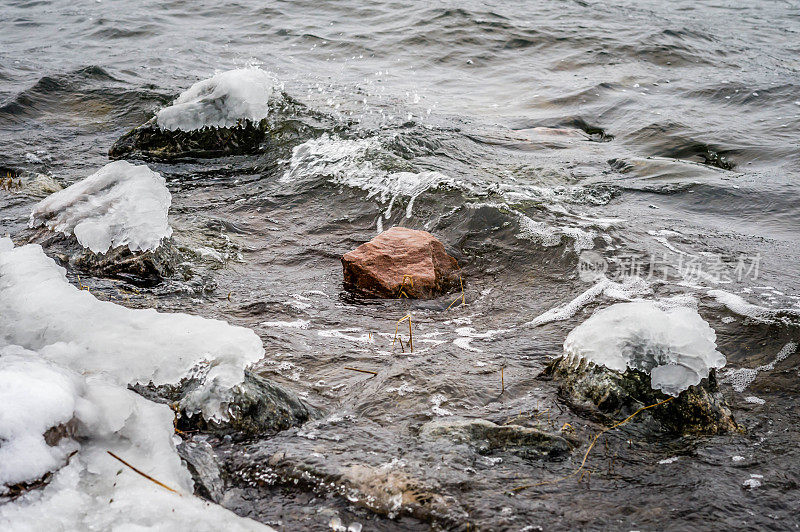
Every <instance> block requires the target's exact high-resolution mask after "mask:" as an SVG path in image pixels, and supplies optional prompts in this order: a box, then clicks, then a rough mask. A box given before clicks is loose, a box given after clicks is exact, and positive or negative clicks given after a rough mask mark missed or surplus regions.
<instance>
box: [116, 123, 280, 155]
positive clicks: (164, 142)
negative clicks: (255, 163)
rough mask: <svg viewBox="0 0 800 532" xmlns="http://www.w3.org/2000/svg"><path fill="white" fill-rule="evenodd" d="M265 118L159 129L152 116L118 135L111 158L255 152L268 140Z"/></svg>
mask: <svg viewBox="0 0 800 532" xmlns="http://www.w3.org/2000/svg"><path fill="white" fill-rule="evenodd" d="M268 137H269V134H268V128H267V120H266V119H264V120H261V121H259V122H258V123H253V122H252V121H250V120H244V121H243V122H242V123H241V124H240V125H238V126H236V127H204V128H203V129H197V130H193V131H181V130H169V129H161V128H160V127H158V125H157V124H156V119H155V118H152V119H150V120H149V121H148V122H146V123H144V124H142V125H141V126H139V127H137V128H135V129H133V130H131V131H129V132H128V133H126V134H125V135H123V136H122V137H121V138H119V139H118V140H117V141H116V142H115V143H114V145H113V146H111V149H110V150H109V151H108V156H109V157H110V158H111V159H121V158H123V157H132V156H133V157H143V158H147V159H155V160H170V159H178V158H181V157H202V158H211V157H222V156H225V155H239V154H247V153H255V152H257V151H258V150H259V148H260V147H261V145H262V144H263V143H264V142H266V141H267V140H268Z"/></svg>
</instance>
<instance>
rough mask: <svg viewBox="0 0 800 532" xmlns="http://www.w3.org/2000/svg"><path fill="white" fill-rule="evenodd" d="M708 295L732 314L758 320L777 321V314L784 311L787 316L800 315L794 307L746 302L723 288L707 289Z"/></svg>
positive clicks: (778, 318)
mask: <svg viewBox="0 0 800 532" xmlns="http://www.w3.org/2000/svg"><path fill="white" fill-rule="evenodd" d="M708 295H709V296H711V297H713V298H714V299H716V300H717V301H718V302H719V303H722V304H723V305H725V306H726V307H728V310H730V311H731V312H733V313H734V314H738V315H740V316H744V317H746V318H750V319H752V320H755V321H760V322H773V321H779V320H780V317H779V316H778V314H780V313H785V314H786V315H788V316H793V317H800V312H798V311H796V310H794V309H786V308H784V309H770V308H767V307H762V306H759V305H754V304H752V303H748V302H747V301H745V300H744V298H742V297H741V296H737V295H736V294H731V293H730V292H726V291H724V290H709V291H708Z"/></svg>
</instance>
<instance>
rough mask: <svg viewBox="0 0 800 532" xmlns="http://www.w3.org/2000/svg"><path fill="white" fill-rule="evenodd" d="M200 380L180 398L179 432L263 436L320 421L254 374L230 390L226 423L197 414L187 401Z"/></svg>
mask: <svg viewBox="0 0 800 532" xmlns="http://www.w3.org/2000/svg"><path fill="white" fill-rule="evenodd" d="M202 382H203V381H202V380H200V379H197V380H195V379H192V380H189V381H188V382H186V383H184V384H183V385H182V386H181V388H180V392H179V395H180V397H179V398H178V404H179V405H180V408H181V413H180V416H179V417H178V422H177V428H178V429H179V430H182V431H185V432H188V431H200V432H206V433H212V434H237V435H240V436H262V435H265V434H274V433H276V432H279V431H281V430H285V429H288V428H290V427H294V426H297V425H301V424H303V423H305V422H306V421H308V420H309V419H311V418H314V417H318V416H319V411H318V410H317V409H316V408H314V407H313V406H311V405H308V404H306V403H305V402H303V401H302V400H300V398H298V397H297V396H296V395H295V394H293V393H292V392H290V391H288V390H285V389H284V388H282V387H281V386H279V385H277V384H275V383H274V382H271V381H269V380H267V379H265V378H263V377H261V376H259V375H256V374H255V373H253V372H251V371H245V376H244V381H242V382H241V383H240V384H237V385H236V386H234V387H233V388H232V389H231V392H230V394H229V397H228V398H227V399H226V400H225V402H224V403H223V405H222V406H221V410H222V411H223V412H224V414H225V415H226V416H227V419H225V418H221V417H208V416H204V415H202V413H201V412H194V411H193V410H194V409H193V408H191V405H190V404H187V401H186V399H187V398H188V397H190V396H191V395H192V394H193V392H195V391H196V389H197V388H198V387H199V386H200V385H201V384H202Z"/></svg>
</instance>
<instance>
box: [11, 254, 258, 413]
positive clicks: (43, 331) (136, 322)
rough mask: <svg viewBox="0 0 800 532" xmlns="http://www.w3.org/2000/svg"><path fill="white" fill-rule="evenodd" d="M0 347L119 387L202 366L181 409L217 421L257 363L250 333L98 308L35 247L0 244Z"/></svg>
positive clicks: (172, 377) (162, 380) (208, 322)
mask: <svg viewBox="0 0 800 532" xmlns="http://www.w3.org/2000/svg"><path fill="white" fill-rule="evenodd" d="M0 315H2V316H3V320H2V321H0V345H8V344H14V345H20V346H22V347H24V348H26V349H30V350H33V351H39V352H41V354H42V356H44V357H45V358H47V359H49V360H51V361H53V362H54V363H56V364H59V365H60V366H63V367H66V368H71V369H73V370H75V371H78V372H81V373H92V374H103V375H104V376H105V378H107V379H109V380H111V381H113V382H115V383H117V384H119V385H123V386H124V385H127V384H130V383H136V382H138V383H143V384H147V383H149V382H151V381H152V382H153V383H154V384H157V385H158V384H168V383H176V382H178V381H179V380H180V379H181V378H182V377H184V376H185V375H186V374H187V373H188V372H189V371H190V370H192V369H193V368H195V367H196V366H198V365H199V364H201V363H204V364H205V369H206V370H207V372H208V373H207V375H206V377H205V385H204V386H200V387H198V389H197V390H196V392H195V393H193V394H192V395H191V396H188V397H186V398H185V402H184V406H185V407H186V408H188V409H189V410H191V411H201V412H203V415H204V416H206V417H213V418H220V417H222V418H224V417H225V413H224V406H225V401H226V399H227V398H228V395H227V394H228V393H229V392H230V388H231V387H233V386H235V385H236V384H238V383H240V382H241V381H242V379H243V378H244V369H243V368H244V367H245V366H247V365H248V364H251V363H253V362H256V361H257V360H259V359H260V358H262V356H263V354H264V349H263V346H262V344H261V340H260V339H259V338H258V336H257V335H256V334H255V333H254V332H253V331H251V330H249V329H245V328H242V327H235V326H232V325H229V324H228V323H225V322H223V321H219V320H212V319H205V318H201V317H198V316H190V315H188V314H178V313H160V312H156V311H155V310H153V309H136V310H134V309H128V308H126V307H123V306H120V305H117V304H115V303H111V302H109V301H100V300H98V299H97V298H95V297H94V296H93V295H92V294H90V293H89V292H88V291H86V290H79V289H78V288H76V287H74V286H73V285H71V284H70V283H69V282H68V281H67V279H66V276H65V270H64V269H63V268H61V267H59V266H57V265H56V264H55V262H54V261H53V260H52V259H50V258H48V257H47V256H46V255H45V254H44V252H43V251H42V248H41V247H40V246H38V245H35V244H29V245H26V246H21V247H16V248H14V247H13V244H12V243H11V240H9V239H8V238H3V239H0Z"/></svg>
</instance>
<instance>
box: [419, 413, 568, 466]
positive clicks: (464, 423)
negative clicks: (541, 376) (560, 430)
mask: <svg viewBox="0 0 800 532" xmlns="http://www.w3.org/2000/svg"><path fill="white" fill-rule="evenodd" d="M419 434H420V437H422V438H426V439H437V438H446V439H448V440H450V441H453V442H456V443H467V444H469V445H473V446H475V447H477V449H478V451H480V452H484V453H487V452H490V451H493V450H510V451H512V452H514V453H515V454H521V455H523V456H526V457H530V458H557V457H559V456H563V455H565V454H567V453H569V452H570V450H572V448H573V447H574V443H575V442H570V441H569V440H567V439H566V438H565V437H564V436H563V435H561V434H556V433H550V432H545V431H543V430H539V429H535V428H531V427H522V426H520V425H511V424H509V425H496V424H495V423H492V422H491V421H488V420H485V419H465V418H457V419H447V420H434V421H430V422H428V423H425V424H424V425H423V426H422V427H421V428H420V432H419Z"/></svg>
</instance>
